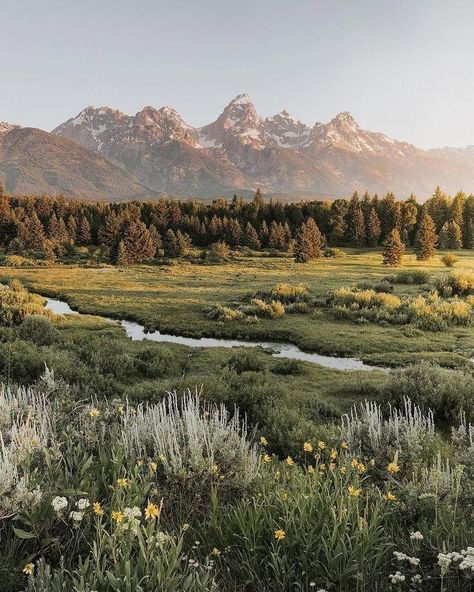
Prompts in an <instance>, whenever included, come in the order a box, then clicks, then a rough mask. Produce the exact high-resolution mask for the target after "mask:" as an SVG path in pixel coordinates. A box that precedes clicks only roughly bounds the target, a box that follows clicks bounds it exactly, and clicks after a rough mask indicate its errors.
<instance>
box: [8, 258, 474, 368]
mask: <svg viewBox="0 0 474 592" xmlns="http://www.w3.org/2000/svg"><path fill="white" fill-rule="evenodd" d="M458 254H459V257H460V261H459V263H458V264H457V265H456V267H455V271H456V270H458V271H468V270H471V269H472V268H473V267H474V257H473V255H472V251H460V252H459V253H458ZM401 269H403V270H406V269H424V270H428V271H429V272H430V273H431V275H432V277H433V279H434V278H435V277H436V276H439V275H442V274H448V273H450V271H449V270H447V269H446V268H445V267H444V266H443V264H442V262H441V255H437V256H436V257H434V258H433V259H432V260H430V261H427V262H419V261H417V260H416V258H415V256H414V255H413V254H409V255H407V256H405V258H404V263H403V265H402V266H401V267H400V268H395V269H393V268H387V267H385V266H383V265H382V264H381V256H380V252H377V251H373V250H372V251H371V250H367V251H364V252H361V251H352V252H349V253H348V256H347V257H345V258H343V259H321V260H318V261H314V262H310V263H307V264H298V263H295V262H294V261H293V260H292V259H291V258H290V257H242V258H238V259H235V260H233V261H232V262H229V263H225V264H223V265H218V266H216V265H196V264H192V263H189V262H186V261H184V262H179V263H175V264H173V265H170V266H164V265H160V266H158V265H157V266H149V265H148V266H145V265H141V266H132V267H127V268H116V267H105V268H101V269H97V268H85V267H80V266H73V265H57V266H53V267H49V268H41V269H39V268H30V269H28V268H26V269H13V268H0V280H5V279H11V278H18V279H20V280H21V281H23V282H24V283H25V284H26V285H27V286H29V287H30V288H31V289H32V290H36V291H38V292H40V293H41V294H45V295H55V296H60V297H62V298H64V299H66V300H67V301H68V302H69V303H70V304H71V306H72V307H73V308H76V309H78V310H80V311H81V312H87V313H91V314H99V315H110V316H113V317H116V318H128V319H132V320H137V321H139V322H141V323H143V324H144V325H145V326H146V327H148V328H150V329H160V330H161V331H162V332H171V333H178V334H183V335H189V336H202V335H208V336H209V335H214V336H217V337H224V336H226V337H231V336H232V337H243V338H248V339H268V340H273V341H290V342H292V343H295V344H297V345H299V346H300V347H301V348H302V349H305V350H307V351H317V352H320V353H328V354H336V355H346V356H356V357H360V358H362V359H364V360H365V361H368V362H373V363H377V364H380V363H384V364H386V365H404V364H407V363H409V362H411V361H413V360H415V359H429V360H433V361H438V362H440V363H442V364H444V365H451V366H454V365H462V364H463V363H466V361H467V358H469V357H471V356H472V353H473V351H474V332H473V331H472V330H471V329H469V328H462V327H455V328H450V329H449V330H446V331H443V332H440V333H431V332H422V331H414V332H413V331H407V330H406V327H396V326H380V325H375V324H369V325H363V326H362V325H357V324H355V323H351V322H346V321H338V320H335V319H334V318H333V316H332V315H331V313H330V311H327V310H324V309H319V310H316V311H314V312H312V313H310V314H296V315H285V316H284V317H282V318H280V319H276V320H266V319H261V320H260V321H259V322H258V323H256V324H252V325H249V324H246V323H244V322H240V321H232V322H227V323H217V322H215V321H212V320H210V319H207V318H206V316H205V314H204V313H203V308H204V307H205V306H207V305H209V304H223V305H232V303H235V302H238V301H240V300H241V299H242V298H243V297H245V296H246V295H248V294H250V293H255V292H257V291H259V290H268V289H270V288H271V287H272V286H273V285H275V284H276V283H279V282H291V283H299V282H305V283H307V284H308V285H309V286H310V289H311V294H312V295H314V296H322V297H324V296H325V295H327V293H328V292H329V291H330V290H333V289H335V288H337V287H340V286H347V285H354V284H356V283H357V282H359V281H363V280H364V281H365V280H380V279H382V278H383V277H385V276H386V275H388V274H391V273H393V272H394V271H395V272H396V271H398V270H401ZM419 291H420V286H416V285H400V284H398V285H395V291H394V293H395V294H397V295H414V294H417V293H419Z"/></svg>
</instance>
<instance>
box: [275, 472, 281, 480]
mask: <svg viewBox="0 0 474 592" xmlns="http://www.w3.org/2000/svg"><path fill="white" fill-rule="evenodd" d="M280 475H281V473H280V471H275V479H279V478H280Z"/></svg>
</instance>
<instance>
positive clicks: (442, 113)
mask: <svg viewBox="0 0 474 592" xmlns="http://www.w3.org/2000/svg"><path fill="white" fill-rule="evenodd" d="M0 9H1V10H0V23H1V28H0V72H1V76H2V84H1V88H0V120H5V121H9V122H12V123H19V124H22V125H31V126H35V127H41V128H43V129H47V130H50V129H52V128H53V127H55V126H56V125H58V124H59V123H61V122H62V121H64V120H66V119H68V118H69V117H71V116H72V115H75V114H76V113H77V112H79V111H80V110H81V109H83V108H84V107H86V106H87V105H96V106H101V105H108V106H111V107H116V108H118V109H120V110H122V111H125V112H127V113H135V112H136V111H138V110H139V109H141V108H142V107H143V106H144V105H153V106H155V107H161V106H163V105H173V106H174V107H176V108H177V109H178V111H180V113H181V114H182V116H183V117H184V119H185V120H186V121H188V122H189V123H190V124H192V125H203V124H205V123H209V122H211V121H212V120H213V119H214V118H215V117H216V116H217V115H218V114H219V113H220V112H221V111H222V109H223V107H224V106H225V105H226V104H227V103H228V102H229V100H230V99H232V98H233V97H234V96H235V95H236V94H239V93H241V92H247V93H248V94H250V96H251V97H252V99H253V100H254V102H255V105H256V107H257V110H258V111H259V112H260V113H261V114H262V115H264V116H266V115H272V114H274V113H276V112H278V111H281V110H282V109H287V110H288V111H289V112H290V113H291V114H292V115H294V116H295V117H298V118H300V119H301V120H302V121H304V122H305V123H309V124H312V123H314V122H315V121H328V120H329V119H331V118H332V117H333V116H334V115H335V114H336V113H338V112H339V111H351V112H352V114H353V115H354V117H355V118H356V119H357V120H358V122H359V124H360V125H361V127H363V128H365V129H370V130H373V131H383V132H385V133H386V134H388V135H390V136H392V137H395V138H398V139H401V140H407V141H409V142H412V143H414V144H416V145H418V146H421V147H432V146H444V145H452V146H461V145H467V144H474V113H473V96H474V1H473V0H449V1H448V0H232V1H228V0H194V1H191V0H186V1H185V0H133V1H124V0H96V1H92V0H80V1H79V0H42V1H40V0H2V2H1V4H0Z"/></svg>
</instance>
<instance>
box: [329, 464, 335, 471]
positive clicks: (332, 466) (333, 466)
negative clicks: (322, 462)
mask: <svg viewBox="0 0 474 592" xmlns="http://www.w3.org/2000/svg"><path fill="white" fill-rule="evenodd" d="M329 468H330V469H331V471H334V469H335V468H336V463H329Z"/></svg>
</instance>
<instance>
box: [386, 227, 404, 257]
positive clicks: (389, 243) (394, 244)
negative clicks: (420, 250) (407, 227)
mask: <svg viewBox="0 0 474 592" xmlns="http://www.w3.org/2000/svg"><path fill="white" fill-rule="evenodd" d="M404 252H405V245H404V244H403V242H402V239H401V238H400V232H399V231H398V229H397V228H393V229H392V231H391V232H390V234H389V235H388V237H387V239H386V241H385V243H384V250H383V253H382V256H383V264H384V265H400V263H401V262H402V257H403V253H404Z"/></svg>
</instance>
